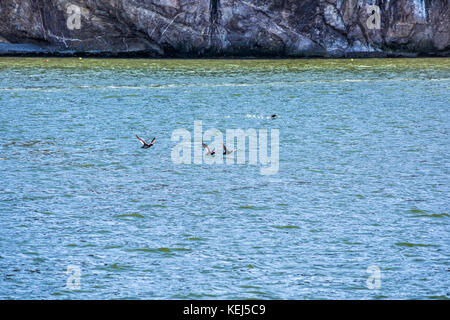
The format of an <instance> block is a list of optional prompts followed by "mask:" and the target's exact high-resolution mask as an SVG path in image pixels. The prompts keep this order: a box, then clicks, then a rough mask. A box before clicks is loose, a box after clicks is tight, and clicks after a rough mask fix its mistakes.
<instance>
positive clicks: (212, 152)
mask: <svg viewBox="0 0 450 320" xmlns="http://www.w3.org/2000/svg"><path fill="white" fill-rule="evenodd" d="M202 147H203V148H205V149H206V151H207V152H206V155H207V156H213V155H215V154H216V151H215V150H216V149H213V150H212V151H211V149H209V147H208V146H207V145H206V144H205V143H203V142H202Z"/></svg>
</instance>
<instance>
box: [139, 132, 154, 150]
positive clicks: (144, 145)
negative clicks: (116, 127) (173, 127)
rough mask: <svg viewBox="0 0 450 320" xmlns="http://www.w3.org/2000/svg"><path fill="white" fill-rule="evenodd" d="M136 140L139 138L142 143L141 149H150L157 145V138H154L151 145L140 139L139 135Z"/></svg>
mask: <svg viewBox="0 0 450 320" xmlns="http://www.w3.org/2000/svg"><path fill="white" fill-rule="evenodd" d="M136 138H138V140H139V141H140V142H141V143H142V147H141V148H144V149H148V148H150V147H151V146H152V145H153V144H154V143H155V140H156V137H154V138H153V140H152V141H151V142H150V143H147V142H145V141H144V140H143V139H141V138H139V137H138V135H136Z"/></svg>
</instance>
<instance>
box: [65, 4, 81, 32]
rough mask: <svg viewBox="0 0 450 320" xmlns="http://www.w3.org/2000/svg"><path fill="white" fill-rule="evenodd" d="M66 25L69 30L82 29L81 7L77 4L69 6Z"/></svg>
mask: <svg viewBox="0 0 450 320" xmlns="http://www.w3.org/2000/svg"><path fill="white" fill-rule="evenodd" d="M67 14H68V15H69V16H68V17H67V20H66V25H67V28H68V29H69V30H75V29H77V30H79V29H81V8H80V7H79V6H77V5H74V4H71V5H69V6H68V7H67Z"/></svg>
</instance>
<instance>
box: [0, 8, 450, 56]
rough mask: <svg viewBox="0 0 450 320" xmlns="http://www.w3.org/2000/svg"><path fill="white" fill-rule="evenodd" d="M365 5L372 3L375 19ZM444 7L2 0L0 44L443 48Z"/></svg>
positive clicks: (85, 48)
mask: <svg viewBox="0 0 450 320" xmlns="http://www.w3.org/2000/svg"><path fill="white" fill-rule="evenodd" d="M371 5H377V6H378V7H379V9H380V19H379V21H380V25H379V27H380V28H379V29H378V28H374V27H376V22H377V20H376V19H375V20H373V19H372V20H370V17H372V18H373V17H374V14H375V15H376V12H375V11H368V8H369V6H371ZM449 7H450V6H449V0H384V1H383V0H303V1H302V0H297V1H294V0H242V1H238V0H197V1H194V0H1V1H0V21H1V23H0V43H2V44H1V45H0V54H8V53H10V54H14V53H21V52H23V53H30V52H31V53H32V52H34V51H33V49H32V48H36V50H35V52H36V53H42V52H43V51H44V52H52V53H55V54H74V53H77V54H79V53H83V54H98V55H117V54H128V55H133V54H137V55H144V56H164V57H169V56H179V57H196V56H295V57H302V56H323V57H341V56H368V55H374V56H385V55H392V54H394V55H422V54H426V55H441V56H448V53H449V49H450V9H449ZM74 8H75V9H74ZM77 8H78V9H79V11H77V10H78V9H77ZM77 19H78V20H77ZM368 20H370V21H372V22H374V23H372V24H369V25H368ZM77 22H79V23H78V24H77ZM24 45H26V46H25V48H26V50H25V51H22V49H21V48H23V47H24Z"/></svg>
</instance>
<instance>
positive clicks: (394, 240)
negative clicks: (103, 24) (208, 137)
mask: <svg viewBox="0 0 450 320" xmlns="http://www.w3.org/2000/svg"><path fill="white" fill-rule="evenodd" d="M46 60H48V61H46ZM449 89H450V59H431V58H428V59H355V60H351V59H348V60H147V59H136V60H119V59H109V60H108V59H69V58H64V59H56V58H1V59H0V106H1V112H0V137H1V140H0V181H1V183H0V215H1V218H0V298H2V299H7V298H8V299H42V298H43V299H448V298H449V297H450V289H449V287H450V265H449V258H450V257H449V255H450V251H449V249H450V239H449V231H450V228H449V218H450V217H449V213H450V212H449V208H450V204H449V191H450V190H449V185H450V184H449V182H450V181H449V159H450V154H449V153H450V152H449V151H450V150H449V142H450V141H449V129H450V127H449V126H450V121H449V120H450V110H449V108H450V104H449V100H450V99H449V98H450V93H449V92H450V91H449ZM273 114H276V115H278V117H276V118H275V119H272V118H271V117H270V116H271V115H273ZM200 120H201V121H202V126H203V131H206V130H208V129H211V128H216V129H218V130H220V131H221V132H222V133H223V134H224V137H225V132H226V130H227V129H238V128H241V129H244V130H247V129H251V128H254V129H256V130H259V129H267V130H268V132H271V131H272V130H274V129H278V130H279V168H278V171H277V172H276V173H275V174H271V175H265V174H261V170H260V169H261V167H262V166H263V165H262V164H260V163H256V164H253V163H249V161H246V162H245V163H244V164H226V163H224V164H207V163H200V164H196V163H191V164H175V163H174V162H173V159H172V157H171V154H172V150H173V148H174V147H175V146H176V144H177V142H174V141H172V140H171V137H172V133H173V132H174V130H176V129H185V130H187V131H189V132H191V133H192V137H193V136H194V132H193V131H194V121H200ZM136 134H137V135H139V136H140V137H142V138H144V139H146V140H147V139H152V138H153V137H156V142H155V144H154V146H153V147H151V148H149V149H142V148H140V147H141V144H140V143H139V141H138V140H137V139H136V137H135V135H136ZM231 156H234V154H232V155H231ZM73 270H78V271H79V278H77V279H79V282H77V281H73V278H74V277H78V275H77V272H73ZM374 277H376V279H375V280H374ZM73 284H75V285H76V286H75V287H74V286H73Z"/></svg>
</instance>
